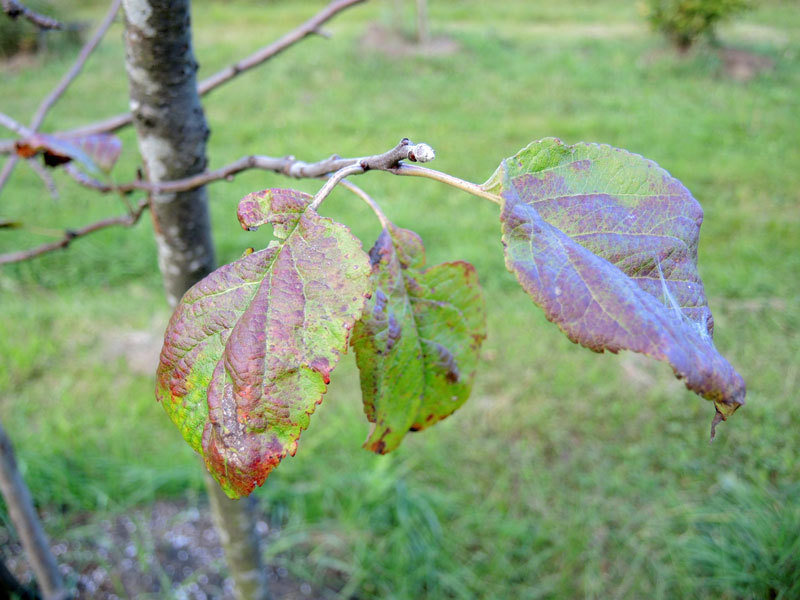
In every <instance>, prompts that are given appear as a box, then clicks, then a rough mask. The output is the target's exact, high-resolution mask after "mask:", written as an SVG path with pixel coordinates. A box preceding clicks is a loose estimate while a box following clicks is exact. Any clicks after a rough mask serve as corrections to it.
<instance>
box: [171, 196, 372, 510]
mask: <svg viewBox="0 0 800 600" xmlns="http://www.w3.org/2000/svg"><path fill="white" fill-rule="evenodd" d="M284 192H285V191H284V190H268V191H267V192H265V194H266V195H270V194H273V195H276V196H280V195H282V194H283V193H284ZM296 194H299V193H296ZM308 198H309V199H310V197H308ZM266 216H267V218H266V219H265V222H272V221H270V218H269V215H266ZM280 227H285V229H284V230H283V232H284V233H285V236H284V237H283V239H282V240H281V241H280V242H273V243H272V244H270V246H269V247H268V248H266V249H264V250H260V251H257V252H252V253H249V254H245V255H244V256H242V258H240V259H239V260H237V261H235V262H233V263H231V264H228V265H225V266H223V267H221V268H219V269H217V270H216V271H214V272H213V273H211V274H210V275H209V276H208V277H206V278H205V279H203V280H202V281H200V282H199V283H197V284H196V285H195V286H194V287H192V288H191V289H190V290H189V291H188V292H187V293H186V294H185V295H184V297H183V299H182V300H181V302H180V304H179V305H178V307H177V308H176V310H175V313H174V314H173V316H172V319H171V320H170V323H169V326H168V327H167V332H166V334H165V338H164V347H163V349H162V351H161V359H160V364H159V367H158V372H157V374H156V376H157V385H156V395H157V397H158V399H159V400H160V401H161V402H162V404H163V406H164V408H165V409H166V411H167V413H168V414H169V416H170V417H171V418H172V420H173V421H174V422H175V424H176V425H177V426H178V427H179V428H180V429H181V432H182V433H183V435H184V438H185V439H186V440H187V442H188V443H189V444H190V445H191V446H192V448H194V449H195V450H196V451H198V452H201V453H202V454H203V457H204V459H205V463H206V466H207V467H208V469H209V471H210V472H211V473H212V475H213V476H214V477H215V478H216V479H217V481H219V483H220V485H221V486H222V488H223V489H224V490H225V492H226V493H227V494H228V495H229V496H231V497H239V496H243V495H247V494H249V493H250V492H252V490H253V489H254V488H255V486H258V485H261V484H262V483H263V482H264V480H265V479H266V477H267V475H268V474H269V473H270V471H271V470H272V469H273V468H274V467H275V466H277V465H278V463H279V462H280V461H281V460H282V459H283V457H284V456H286V454H287V453H289V454H292V455H294V453H295V451H296V449H297V440H298V438H299V436H300V433H301V432H302V430H303V429H305V428H306V427H307V426H308V422H309V416H310V415H311V414H312V413H313V412H314V409H315V408H316V406H317V404H319V402H321V401H322V395H323V394H324V392H325V390H326V387H327V384H328V382H329V379H330V372H331V371H332V370H333V368H334V367H335V365H336V363H337V362H338V360H339V357H340V356H341V355H342V354H343V353H344V352H345V351H346V350H347V342H348V338H349V334H350V331H351V329H352V328H353V325H354V323H355V321H356V320H357V319H358V318H359V316H360V315H361V312H362V310H363V306H364V302H365V298H366V297H368V295H369V262H368V259H367V256H366V254H365V253H364V252H363V250H361V244H360V242H359V241H358V240H357V239H356V238H355V237H353V235H352V234H351V233H350V231H349V230H348V229H347V228H346V227H345V226H344V225H341V224H339V223H335V222H334V221H332V220H330V219H327V218H323V217H320V216H319V215H318V214H317V213H316V212H314V211H310V210H309V211H306V212H302V213H299V214H296V218H295V219H294V222H293V223H292V224H287V223H285V222H282V223H281V225H280Z"/></svg>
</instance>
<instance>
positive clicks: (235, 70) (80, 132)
mask: <svg viewBox="0 0 800 600" xmlns="http://www.w3.org/2000/svg"><path fill="white" fill-rule="evenodd" d="M365 1H366V0H335V1H334V2H331V3H330V4H328V6H326V7H325V8H323V9H322V10H321V11H320V12H318V13H317V14H316V15H314V16H313V17H311V18H310V19H309V20H308V21H306V22H305V23H303V24H301V25H299V26H298V27H296V28H295V29H293V30H292V31H290V32H289V33H287V34H286V35H284V36H283V37H281V38H280V39H278V40H276V41H274V42H273V43H271V44H269V45H268V46H264V47H263V48H261V49H259V50H257V51H256V52H254V53H253V54H251V55H250V56H248V57H247V58H244V59H242V60H240V61H239V62H237V63H236V64H234V65H229V66H227V67H225V68H224V69H222V70H220V71H217V72H216V73H214V74H213V75H211V76H210V77H208V78H206V79H204V80H203V81H201V82H200V83H199V84H198V85H197V91H198V92H199V94H200V95H201V96H204V95H206V94H207V93H208V92H210V91H211V90H213V89H215V88H217V87H219V86H220V85H222V84H223V83H226V82H228V81H230V80H231V79H233V78H234V77H236V76H237V75H241V74H242V73H244V72H245V71H249V70H250V69H252V68H253V67H257V66H258V65H260V64H262V63H264V62H266V61H267V60H269V59H270V58H272V57H273V56H276V55H278V54H280V53H281V52H283V51H284V50H286V49H287V48H289V47H290V46H293V45H294V44H296V43H297V42H299V41H301V40H303V39H305V38H306V37H308V36H309V35H313V34H320V35H322V33H321V31H320V28H321V27H322V25H324V24H325V23H326V22H328V21H330V20H331V19H332V18H333V17H334V16H336V15H337V14H339V13H340V12H342V11H344V10H346V9H348V8H350V7H351V6H354V5H356V4H360V3H362V2H365ZM132 122H133V115H131V113H124V114H119V115H115V116H113V117H109V118H107V119H104V120H102V121H98V122H96V123H92V124H90V125H85V126H83V127H79V128H77V129H72V130H70V131H67V132H65V133H64V135H67V136H84V135H93V134H97V133H112V132H114V131H117V130H119V129H122V128H123V127H127V126H128V125H130V124H131V123H132ZM13 146H14V142H13V140H2V141H0V154H2V153H9V152H12V151H13Z"/></svg>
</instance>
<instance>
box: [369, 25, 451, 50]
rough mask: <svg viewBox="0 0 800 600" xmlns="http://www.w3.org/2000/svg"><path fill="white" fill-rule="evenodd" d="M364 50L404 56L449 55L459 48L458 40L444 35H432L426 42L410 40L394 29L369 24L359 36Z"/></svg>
mask: <svg viewBox="0 0 800 600" xmlns="http://www.w3.org/2000/svg"><path fill="white" fill-rule="evenodd" d="M361 47H362V49H363V50H364V51H365V52H379V53H381V54H384V55H385V56H389V57H391V58H403V57H406V56H450V55H451V54H455V53H456V52H458V51H459V50H460V49H461V46H460V45H459V43H458V42H456V41H455V40H453V39H450V38H449V37H446V36H434V37H432V38H431V39H430V40H429V41H428V42H427V43H426V44H419V43H417V42H416V41H415V40H410V39H408V38H406V37H405V36H404V35H402V34H401V33H400V32H398V31H395V30H394V29H389V28H386V27H383V26H382V25H378V24H377V23H373V24H371V25H370V26H369V27H367V31H366V33H365V34H364V36H363V37H362V38H361Z"/></svg>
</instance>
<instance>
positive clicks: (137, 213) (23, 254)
mask: <svg viewBox="0 0 800 600" xmlns="http://www.w3.org/2000/svg"><path fill="white" fill-rule="evenodd" d="M148 206H149V201H148V200H141V201H140V202H139V204H138V205H137V206H136V208H135V209H134V210H133V212H130V213H128V214H126V215H121V216H118V217H109V218H107V219H102V220H100V221H96V222H94V223H90V224H89V225H85V226H83V227H81V228H80V229H68V230H66V231H65V232H64V237H62V238H61V239H60V240H56V241H55V242H48V243H47V244H42V245H41V246H36V247H35V248H30V249H28V250H20V251H19V252H9V253H7V254H0V265H7V264H10V263H15V262H21V261H23V260H28V259H30V258H34V257H36V256H40V255H42V254H46V253H48V252H53V251H54V250H60V249H62V248H66V247H67V246H69V245H70V244H71V243H72V240H74V239H76V238H79V237H82V236H84V235H88V234H90V233H94V232H95V231H100V230H101V229H105V228H107V227H115V226H122V227H132V226H133V225H135V224H136V223H138V221H139V219H140V218H141V216H142V213H144V211H145V209H146V208H147V207H148Z"/></svg>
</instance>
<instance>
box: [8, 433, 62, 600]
mask: <svg viewBox="0 0 800 600" xmlns="http://www.w3.org/2000/svg"><path fill="white" fill-rule="evenodd" d="M0 493H2V495H3V498H5V500H6V506H8V516H9V517H10V518H11V522H12V523H13V524H14V527H15V529H16V530H17V534H18V535H19V537H20V540H22V547H23V548H25V553H26V554H27V555H28V560H29V561H30V563H31V567H33V572H34V573H35V575H36V581H37V582H38V583H39V587H40V588H41V591H42V596H43V597H44V598H45V599H46V600H63V599H64V598H67V591H66V588H64V581H63V580H62V579H61V572H60V571H59V570H58V564H57V563H56V559H55V557H54V556H53V554H52V552H50V545H49V544H48V543H47V536H46V535H45V533H44V529H42V524H41V522H40V521H39V515H37V514H36V509H34V507H33V499H32V498H31V493H30V490H28V486H27V485H25V481H23V479H22V475H20V473H19V470H18V469H17V460H16V458H15V457H14V449H13V448H12V446H11V440H10V439H9V438H8V436H7V435H6V432H5V430H4V429H3V426H2V425H0ZM4 568H5V567H4ZM15 591H16V592H17V593H19V590H15Z"/></svg>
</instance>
